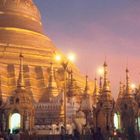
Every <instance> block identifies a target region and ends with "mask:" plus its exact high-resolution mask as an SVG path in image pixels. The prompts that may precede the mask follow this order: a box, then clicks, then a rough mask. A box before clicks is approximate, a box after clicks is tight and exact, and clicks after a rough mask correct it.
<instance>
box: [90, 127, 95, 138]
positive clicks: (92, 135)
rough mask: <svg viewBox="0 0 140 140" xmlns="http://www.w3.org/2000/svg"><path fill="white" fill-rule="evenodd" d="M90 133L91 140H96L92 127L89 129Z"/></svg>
mask: <svg viewBox="0 0 140 140" xmlns="http://www.w3.org/2000/svg"><path fill="white" fill-rule="evenodd" d="M90 132H91V140H96V138H95V136H96V133H95V131H94V128H93V127H91V128H90Z"/></svg>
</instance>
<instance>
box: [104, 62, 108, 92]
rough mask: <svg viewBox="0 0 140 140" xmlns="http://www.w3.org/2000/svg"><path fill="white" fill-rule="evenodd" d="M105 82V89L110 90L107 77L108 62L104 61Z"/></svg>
mask: <svg viewBox="0 0 140 140" xmlns="http://www.w3.org/2000/svg"><path fill="white" fill-rule="evenodd" d="M103 66H104V84H103V90H104V91H108V90H109V82H108V79H107V74H108V70H107V64H106V62H104V65H103Z"/></svg>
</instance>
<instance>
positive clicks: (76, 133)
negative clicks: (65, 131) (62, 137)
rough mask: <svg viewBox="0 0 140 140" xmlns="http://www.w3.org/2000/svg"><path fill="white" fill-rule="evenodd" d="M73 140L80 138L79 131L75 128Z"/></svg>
mask: <svg viewBox="0 0 140 140" xmlns="http://www.w3.org/2000/svg"><path fill="white" fill-rule="evenodd" d="M73 133H74V140H80V133H79V131H78V130H77V129H74V132H73Z"/></svg>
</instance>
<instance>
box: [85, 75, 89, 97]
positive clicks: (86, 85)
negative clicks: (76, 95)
mask: <svg viewBox="0 0 140 140" xmlns="http://www.w3.org/2000/svg"><path fill="white" fill-rule="evenodd" d="M84 94H85V95H87V94H90V93H89V86H88V76H87V75H86V84H85V90H84Z"/></svg>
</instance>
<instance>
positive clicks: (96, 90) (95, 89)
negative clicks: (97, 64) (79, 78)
mask: <svg viewBox="0 0 140 140" xmlns="http://www.w3.org/2000/svg"><path fill="white" fill-rule="evenodd" d="M94 86H95V87H94V92H93V94H94V95H98V94H99V89H98V83H97V78H95V79H94Z"/></svg>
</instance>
